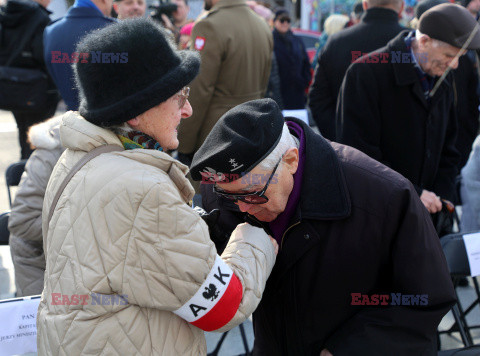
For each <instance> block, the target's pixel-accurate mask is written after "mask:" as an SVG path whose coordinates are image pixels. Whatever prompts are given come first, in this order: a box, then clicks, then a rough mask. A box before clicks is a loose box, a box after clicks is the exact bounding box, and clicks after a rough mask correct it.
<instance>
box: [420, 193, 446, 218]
mask: <svg viewBox="0 0 480 356" xmlns="http://www.w3.org/2000/svg"><path fill="white" fill-rule="evenodd" d="M420 200H421V201H422V203H423V205H425V208H427V210H428V212H429V213H430V214H435V213H438V212H439V211H440V210H442V201H441V200H440V197H438V196H437V195H436V194H435V193H433V192H429V191H428V190H426V189H424V190H423V191H422V194H421V195H420Z"/></svg>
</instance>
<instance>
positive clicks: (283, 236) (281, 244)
mask: <svg viewBox="0 0 480 356" xmlns="http://www.w3.org/2000/svg"><path fill="white" fill-rule="evenodd" d="M298 224H300V221H297V222H296V223H295V224H293V225H290V226H289V227H288V229H287V230H285V232H284V233H283V235H282V240H281V241H280V248H282V247H283V239H284V238H285V235H286V234H287V232H288V231H289V230H290V229H291V228H293V227H295V226H297V225H298Z"/></svg>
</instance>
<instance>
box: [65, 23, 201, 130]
mask: <svg viewBox="0 0 480 356" xmlns="http://www.w3.org/2000/svg"><path fill="white" fill-rule="evenodd" d="M174 46H175V45H174V44H173V43H172V42H171V40H169V35H168V34H167V32H166V31H165V30H164V29H163V28H162V27H161V26H160V25H158V24H157V23H155V22H154V21H153V20H150V19H145V18H135V19H126V20H122V21H120V22H117V23H115V24H112V25H109V26H107V27H104V28H102V29H100V30H97V31H94V32H92V33H90V34H89V35H87V36H86V37H84V39H83V40H82V41H80V43H79V44H78V46H77V49H76V51H77V52H79V53H88V59H87V60H79V61H78V63H75V64H74V73H75V80H76V84H77V87H78V89H79V95H80V108H79V112H80V114H81V115H82V116H83V117H84V118H85V119H86V120H87V121H90V122H91V123H93V124H95V125H99V126H112V125H119V124H122V123H124V122H126V121H128V120H130V119H132V118H134V117H136V116H138V115H140V114H142V113H144V112H145V111H147V110H149V109H151V108H153V107H155V106H157V105H158V104H160V103H162V102H164V101H165V100H167V99H168V98H170V97H171V96H173V95H175V93H177V92H178V91H180V90H181V89H182V88H183V87H184V86H185V85H187V84H188V83H190V82H191V81H192V80H193V79H194V78H195V76H196V75H197V74H198V70H199V67H200V57H199V55H198V54H197V53H195V52H192V51H177V50H176V49H175V47H174Z"/></svg>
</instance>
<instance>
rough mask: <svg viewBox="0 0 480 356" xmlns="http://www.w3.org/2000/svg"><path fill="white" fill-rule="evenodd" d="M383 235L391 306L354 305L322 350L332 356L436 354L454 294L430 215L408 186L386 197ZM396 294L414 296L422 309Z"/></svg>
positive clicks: (385, 271)
mask: <svg viewBox="0 0 480 356" xmlns="http://www.w3.org/2000/svg"><path fill="white" fill-rule="evenodd" d="M382 235H383V236H384V237H385V238H386V239H388V240H387V241H388V247H387V248H388V251H386V252H387V255H389V256H391V258H390V259H391V261H390V262H387V263H386V265H385V267H384V270H383V272H384V273H388V274H387V275H386V276H385V278H387V280H388V281H391V282H390V283H391V292H392V293H390V295H389V298H388V299H387V300H388V302H387V304H389V305H385V306H382V305H376V306H370V307H369V306H364V305H362V306H358V308H359V311H358V313H357V314H355V316H353V317H352V318H351V319H350V320H348V321H347V322H346V323H345V324H343V325H341V326H340V327H339V329H337V331H336V332H335V333H334V335H333V336H332V337H331V338H330V339H329V340H328V342H327V344H326V347H327V349H328V350H330V352H332V354H333V355H335V356H341V355H353V354H356V351H358V350H362V352H363V353H365V354H375V355H387V354H389V353H391V350H395V352H396V353H397V354H399V355H400V354H401V355H424V354H425V355H426V354H434V353H435V354H436V331H437V327H438V324H439V323H440V321H441V319H442V317H443V316H444V315H445V314H446V313H447V312H448V310H449V309H450V307H451V306H452V305H453V303H454V301H455V295H454V290H453V285H452V282H451V279H450V275H449V272H448V268H447V264H446V261H445V257H444V255H443V251H442V248H441V246H440V243H439V240H438V237H437V235H436V233H435V229H434V227H433V225H432V222H431V219H430V216H429V215H428V212H427V210H426V209H425V208H424V207H423V205H422V203H421V202H420V200H419V198H418V196H417V194H416V193H415V192H414V191H413V187H412V186H411V185H410V184H409V183H408V186H407V183H405V185H404V187H403V188H400V189H396V191H395V192H393V193H392V195H391V196H390V199H389V207H388V210H387V216H386V218H385V222H384V229H383V234H382ZM379 294H383V293H381V292H380V293H379ZM394 294H395V299H394ZM399 295H403V296H405V295H407V296H408V295H415V296H417V295H418V296H420V297H419V299H420V305H414V304H413V303H412V305H409V304H410V302H409V300H405V301H403V299H402V297H401V296H400V297H398V296H399ZM398 298H399V299H398ZM399 300H400V302H399ZM417 304H418V303H417Z"/></svg>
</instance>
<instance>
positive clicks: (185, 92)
mask: <svg viewBox="0 0 480 356" xmlns="http://www.w3.org/2000/svg"><path fill="white" fill-rule="evenodd" d="M177 95H178V108H179V109H181V108H183V106H184V105H185V103H186V102H187V100H188V96H189V95H190V87H183V88H182V90H180V93H178V94H177Z"/></svg>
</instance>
